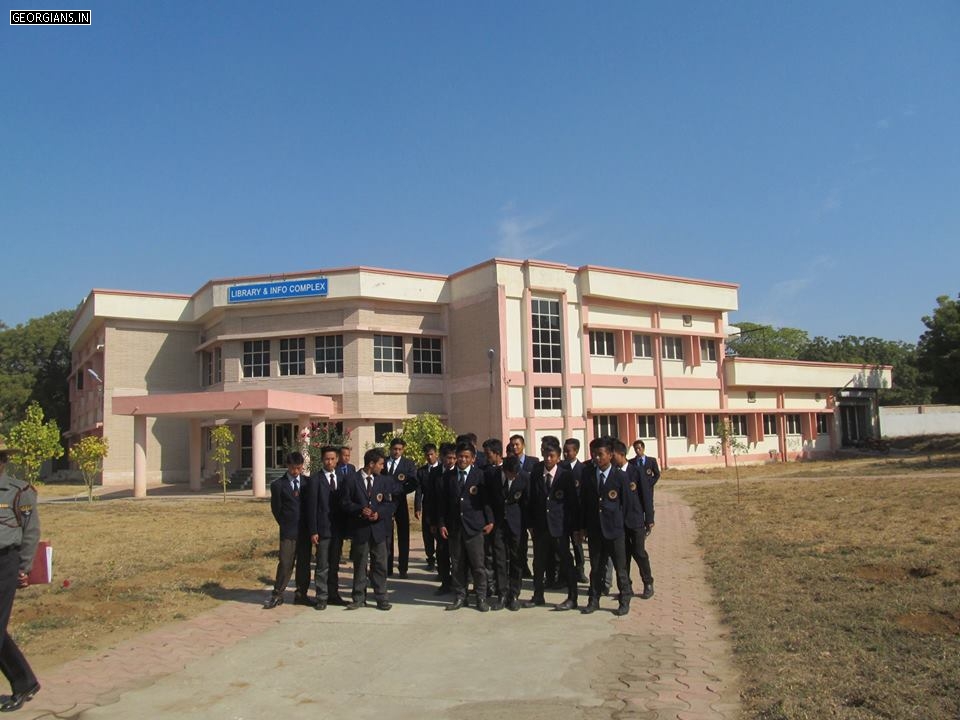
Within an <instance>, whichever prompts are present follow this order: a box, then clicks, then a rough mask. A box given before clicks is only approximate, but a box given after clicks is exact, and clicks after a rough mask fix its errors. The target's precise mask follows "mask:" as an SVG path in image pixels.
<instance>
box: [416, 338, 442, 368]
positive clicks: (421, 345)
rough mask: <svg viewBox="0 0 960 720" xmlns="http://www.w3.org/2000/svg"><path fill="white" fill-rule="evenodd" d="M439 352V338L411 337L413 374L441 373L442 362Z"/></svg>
mask: <svg viewBox="0 0 960 720" xmlns="http://www.w3.org/2000/svg"><path fill="white" fill-rule="evenodd" d="M441 359H442V358H441V354H440V338H421V337H415V338H414V339H413V374H414V375H442V374H443V363H442V362H441Z"/></svg>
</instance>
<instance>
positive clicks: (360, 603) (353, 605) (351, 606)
mask: <svg viewBox="0 0 960 720" xmlns="http://www.w3.org/2000/svg"><path fill="white" fill-rule="evenodd" d="M366 604H367V603H366V601H365V600H354V601H353V602H350V603H347V610H359V609H360V608H362V607H364V606H366Z"/></svg>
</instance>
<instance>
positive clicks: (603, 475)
mask: <svg viewBox="0 0 960 720" xmlns="http://www.w3.org/2000/svg"><path fill="white" fill-rule="evenodd" d="M606 479H607V474H606V473H604V472H601V473H600V481H599V482H598V483H597V495H603V483H604V481H605V480H606Z"/></svg>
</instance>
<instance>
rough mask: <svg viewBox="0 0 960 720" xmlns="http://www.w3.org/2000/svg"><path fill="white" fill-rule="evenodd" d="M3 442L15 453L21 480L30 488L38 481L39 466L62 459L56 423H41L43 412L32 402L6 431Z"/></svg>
mask: <svg viewBox="0 0 960 720" xmlns="http://www.w3.org/2000/svg"><path fill="white" fill-rule="evenodd" d="M7 441H8V442H9V443H10V445H11V446H12V447H15V448H16V449H17V450H18V453H17V466H18V467H20V468H21V470H23V474H24V475H25V478H24V479H25V480H26V481H27V482H29V483H31V484H34V485H36V484H38V483H39V482H40V468H41V466H42V465H43V464H44V463H45V462H46V461H47V460H55V459H57V458H59V457H62V456H63V445H61V444H60V428H59V427H58V426H57V421H56V420H50V421H49V422H46V423H44V422H43V410H42V409H41V408H40V405H39V404H38V403H35V402H34V403H30V406H29V407H28V408H27V416H26V417H25V418H24V419H23V420H21V421H20V422H18V423H17V424H16V425H14V426H13V427H12V428H10V432H9V433H8V434H7Z"/></svg>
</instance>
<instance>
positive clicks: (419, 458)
mask: <svg viewBox="0 0 960 720" xmlns="http://www.w3.org/2000/svg"><path fill="white" fill-rule="evenodd" d="M398 437H402V438H403V439H404V441H406V443H407V447H406V450H405V451H404V453H403V454H404V456H405V457H408V458H410V459H411V460H412V461H413V462H414V464H415V465H417V466H420V465H422V464H423V463H424V462H426V458H424V456H423V449H422V448H423V445H424V444H426V443H434V444H435V445H436V446H437V447H440V443H447V442H453V441H454V440H456V439H457V433H455V432H454V431H453V428H449V427H447V426H446V425H444V424H443V423H442V422H440V418H439V417H437V416H436V415H433V414H431V413H421V414H419V415H416V416H415V417H412V418H407V419H406V420H404V421H403V427H401V428H400V429H399V430H394V431H393V432H388V433H387V434H386V435H384V438H383V444H384V445H386V446H387V447H389V446H390V443H391V442H393V439H394V438H398Z"/></svg>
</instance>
